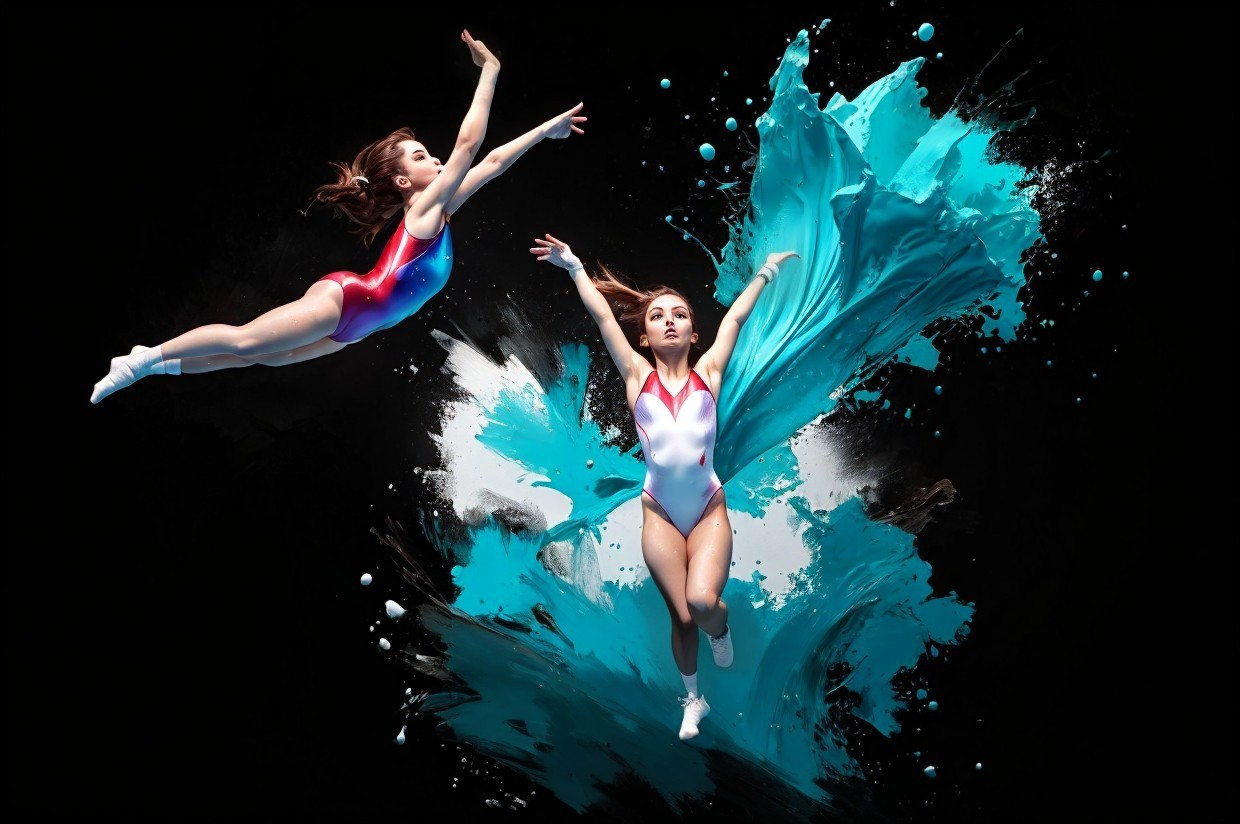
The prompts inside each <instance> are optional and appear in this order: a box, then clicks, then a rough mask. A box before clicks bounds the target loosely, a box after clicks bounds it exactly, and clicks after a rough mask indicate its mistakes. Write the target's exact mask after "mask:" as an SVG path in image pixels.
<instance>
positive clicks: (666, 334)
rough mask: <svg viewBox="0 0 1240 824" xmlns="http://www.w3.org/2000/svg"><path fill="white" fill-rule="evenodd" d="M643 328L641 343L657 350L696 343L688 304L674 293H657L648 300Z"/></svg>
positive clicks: (677, 348)
mask: <svg viewBox="0 0 1240 824" xmlns="http://www.w3.org/2000/svg"><path fill="white" fill-rule="evenodd" d="M645 328H646V332H645V334H644V335H642V339H641V343H642V344H644V345H646V346H649V347H651V348H652V349H655V350H657V351H666V352H676V351H679V350H682V349H688V348H689V346H690V345H691V344H694V343H697V333H696V332H694V331H693V321H692V320H691V319H690V317H689V306H688V304H687V303H686V302H685V299H684V298H681V297H678V296H676V295H659V296H658V297H657V298H655V299H654V300H652V301H651V302H650V305H649V306H647V307H646V326H645Z"/></svg>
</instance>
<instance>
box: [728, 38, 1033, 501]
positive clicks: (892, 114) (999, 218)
mask: <svg viewBox="0 0 1240 824" xmlns="http://www.w3.org/2000/svg"><path fill="white" fill-rule="evenodd" d="M924 62H925V61H924V60H923V59H921V58H918V59H916V60H911V61H909V62H907V63H904V64H902V65H901V66H900V67H899V68H898V69H896V71H895V72H893V73H892V74H890V75H888V76H887V77H884V78H881V79H880V80H878V81H876V82H875V83H873V84H872V85H870V87H869V88H867V89H866V90H865V91H863V92H861V94H859V95H858V96H857V98H856V99H855V100H852V101H849V100H847V99H845V98H844V97H843V96H842V95H840V94H838V93H837V94H836V95H835V96H833V97H832V98H831V100H830V101H829V102H828V103H827V105H826V106H825V107H824V108H821V109H820V108H819V105H818V94H817V93H812V92H810V90H809V89H808V88H807V87H806V86H805V83H804V81H803V80H802V73H803V72H804V69H805V67H806V66H807V65H808V63H809V37H808V34H807V33H806V32H805V31H801V32H800V34H798V36H797V37H796V39H795V40H794V41H793V42H792V43H790V44H789V46H788V48H787V50H786V51H785V53H784V58H783V60H782V61H781V63H780V66H779V69H778V70H777V71H776V73H775V75H774V77H772V79H771V89H772V91H773V93H774V94H773V98H772V100H771V106H770V108H769V109H768V110H767V111H766V112H765V113H764V114H763V115H762V116H761V117H760V118H758V121H757V127H758V135H759V141H760V148H759V152H758V161H757V165H756V167H755V170H754V177H753V183H752V185H751V188H750V199H749V202H748V210H747V211H746V213H745V214H743V215H741V217H740V218H739V219H737V220H736V221H734V222H732V223H731V224H730V230H731V231H730V235H731V239H730V240H729V242H728V243H727V244H726V245H725V247H724V249H723V253H722V256H721V260H720V261H719V262H718V263H717V264H716V266H717V269H718V277H717V279H716V281H715V289H716V295H717V297H718V298H719V300H720V301H721V302H722V303H724V304H730V303H731V302H732V301H733V300H734V299H735V298H736V296H737V295H738V294H739V293H740V292H741V290H742V289H744V287H745V285H747V284H748V283H749V281H750V279H752V277H753V273H754V272H755V271H756V270H757V269H758V267H759V266H760V265H761V264H762V261H763V260H765V258H766V255H767V254H768V253H769V252H773V251H779V250H783V249H796V250H799V251H801V253H802V255H801V258H800V260H799V261H797V262H792V263H790V264H789V265H787V266H786V267H785V268H786V270H787V271H786V272H783V273H781V275H780V276H779V277H777V278H776V279H775V281H774V283H772V284H771V286H770V287H768V288H767V289H766V290H765V291H764V293H763V296H762V299H761V300H760V301H759V302H758V305H757V306H756V307H755V308H754V310H753V312H752V313H751V314H750V316H749V320H748V321H747V322H746V324H745V326H744V327H743V328H742V330H741V335H740V338H739V340H738V341H737V345H736V350H735V352H734V354H733V356H732V360H731V362H730V364H729V366H728V372H727V374H726V375H725V377H724V384H723V385H724V389H723V391H722V393H721V397H720V399H719V440H718V444H717V446H716V449H715V470H716V472H718V473H719V476H720V477H721V478H724V479H726V478H728V477H730V476H731V475H732V474H733V473H735V472H737V471H738V470H739V469H740V468H741V467H743V466H745V465H746V464H748V463H749V462H750V461H752V460H753V459H754V458H756V457H757V456H758V455H760V454H762V453H763V452H765V451H766V450H767V449H769V448H770V447H771V446H773V445H775V444H777V443H780V442H782V441H784V440H786V439H787V438H789V437H790V436H791V435H792V434H793V433H795V432H796V431H797V430H798V429H800V428H801V427H802V426H804V425H805V423H806V422H807V421H809V420H812V419H814V418H815V417H817V416H818V415H821V414H826V413H829V412H830V411H831V409H833V408H834V406H835V404H836V402H837V401H838V400H839V398H840V397H842V396H843V395H845V394H847V393H848V392H850V391H851V390H853V389H855V388H856V387H857V386H859V385H860V384H861V383H862V382H864V380H865V379H866V378H868V377H869V376H871V375H873V374H874V372H875V371H877V370H878V369H879V368H880V367H881V366H883V365H884V364H886V363H888V362H890V361H891V360H892V359H894V358H901V359H902V360H904V361H906V362H909V363H913V364H914V365H917V366H922V367H930V368H933V367H934V366H935V365H937V362H938V361H937V354H933V355H931V351H930V350H932V347H931V346H930V345H929V344H928V343H927V342H926V340H925V339H924V338H923V337H922V333H923V331H924V330H925V329H926V328H927V327H928V326H929V325H931V324H932V323H934V322H935V321H938V320H940V319H943V318H953V317H964V316H970V317H977V316H979V315H980V317H981V318H982V320H983V325H984V332H985V333H986V334H988V335H997V336H998V337H1000V338H1002V339H1004V340H1010V339H1012V338H1013V337H1014V336H1015V331H1016V329H1017V327H1019V326H1020V324H1021V322H1022V321H1023V320H1024V312H1023V308H1022V306H1021V304H1020V302H1019V300H1018V293H1019V291H1020V289H1021V288H1022V287H1023V286H1024V285H1025V277H1024V270H1023V265H1022V263H1021V261H1022V259H1023V257H1024V256H1025V254H1026V253H1027V251H1028V250H1029V249H1030V248H1032V246H1033V245H1034V244H1035V243H1037V242H1038V241H1039V240H1041V237H1042V236H1041V234H1040V230H1039V227H1040V218H1039V215H1038V213H1037V211H1036V210H1035V209H1034V207H1033V205H1032V198H1033V196H1034V194H1035V192H1036V187H1035V186H1032V185H1028V181H1029V179H1030V177H1031V175H1030V173H1029V172H1028V171H1027V170H1025V169H1023V168H1021V167H1019V166H1016V165H1013V164H1010V163H1004V162H1001V161H999V160H997V159H996V157H995V152H994V150H993V145H994V143H993V140H994V137H995V136H996V135H997V134H998V133H999V132H1000V131H1002V127H1001V126H998V125H989V126H988V125H986V124H985V123H983V122H981V121H974V122H971V123H966V122H964V121H963V120H961V119H960V117H958V116H957V115H956V114H954V113H948V114H947V115H945V116H944V117H942V118H940V119H936V118H935V117H934V116H933V115H932V114H931V113H930V112H929V111H928V110H927V109H925V108H924V107H922V105H921V100H922V98H924V97H925V90H924V89H923V88H921V87H919V86H918V85H917V84H916V82H915V77H916V74H917V72H918V71H919V70H920V69H921V67H922V66H923V65H924ZM983 307H990V309H992V310H993V314H995V315H996V316H997V318H995V319H992V318H991V317H989V316H988V314H987V313H980V312H979V310H981V309H982V308H983Z"/></svg>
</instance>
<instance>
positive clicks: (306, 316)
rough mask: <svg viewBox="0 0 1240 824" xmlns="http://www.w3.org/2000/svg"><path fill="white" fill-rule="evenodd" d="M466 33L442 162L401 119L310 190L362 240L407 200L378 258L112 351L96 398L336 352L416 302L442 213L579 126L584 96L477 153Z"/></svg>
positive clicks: (437, 280) (481, 102)
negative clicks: (157, 378)
mask: <svg viewBox="0 0 1240 824" xmlns="http://www.w3.org/2000/svg"><path fill="white" fill-rule="evenodd" d="M461 40H462V41H463V42H464V43H465V45H466V46H468V47H469V53H470V56H471V57H472V59H473V62H474V65H476V66H478V67H479V68H480V69H481V73H480V76H479V79H478V85H477V88H476V89H475V90H474V97H473V102H472V103H471V105H470V108H469V110H468V111H467V112H466V113H465V118H464V120H463V121H462V122H461V127H460V130H459V132H458V133H457V138H456V145H455V146H454V147H453V149H452V154H450V155H449V156H448V159H447V161H446V162H443V163H440V161H439V159H438V158H437V157H435V156H433V155H432V154H431V153H430V152H429V151H428V150H427V148H426V147H425V146H424V145H422V144H421V143H420V142H418V140H417V139H416V138H415V136H414V133H413V132H412V131H411V130H410V129H408V128H403V127H402V128H400V129H397V130H396V131H394V132H392V133H391V134H389V135H387V136H386V137H384V138H382V139H380V140H377V141H375V142H373V143H371V144H370V145H368V146H367V147H366V148H364V149H362V151H360V152H359V153H358V154H357V157H355V158H354V160H353V162H352V163H351V164H345V163H333V164H332V166H333V168H334V169H335V172H336V178H337V179H336V181H335V182H333V183H328V184H324V185H323V186H320V187H319V188H318V189H316V190H315V193H314V201H313V202H314V203H318V204H322V205H324V206H329V207H331V208H334V209H336V210H338V211H339V212H340V213H341V214H343V215H345V216H346V217H347V218H349V219H350V220H351V221H352V222H353V223H354V224H356V225H355V227H354V231H355V233H356V234H359V235H360V236H361V237H362V239H363V241H364V242H365V243H367V244H369V243H370V242H371V241H373V240H374V239H375V237H376V236H377V235H378V234H379V233H380V231H381V230H382V229H383V228H384V227H385V226H386V225H388V221H389V219H391V218H393V217H395V216H396V215H397V213H401V212H403V216H402V221H401V223H402V225H401V227H399V228H397V229H396V231H395V232H394V233H393V235H392V237H391V239H390V240H388V242H387V245H386V247H385V248H384V249H383V253H382V254H381V255H380V257H379V262H378V263H377V264H376V265H375V267H374V268H373V269H371V271H370V272H367V273H366V274H354V273H352V272H333V273H331V274H329V275H326V276H324V277H322V278H319V279H318V280H317V281H315V282H314V283H313V284H311V286H310V288H309V289H307V290H306V292H305V294H304V295H302V296H301V297H300V298H298V299H297V300H294V301H292V302H291V303H287V304H284V305H283V306H278V307H276V308H274V309H272V310H270V311H268V312H265V313H264V314H262V315H260V316H258V317H257V318H255V319H254V320H252V321H250V322H249V323H246V324H243V325H241V326H232V325H229V324H223V323H213V324H207V325H205V326H199V327H198V328H196V329H191V330H190V331H188V332H185V333H184V334H181V335H178V336H176V337H174V338H172V339H170V340H167V341H165V342H163V343H162V344H160V345H158V346H154V347H145V346H135V347H134V348H133V350H131V351H130V353H129V354H128V355H121V356H119V357H115V358H113V359H112V363H111V368H110V369H109V371H108V374H107V375H105V376H104V377H103V378H102V379H101V380H99V382H98V383H96V384H95V386H94V390H93V391H92V393H91V396H90V400H91V403H99V402H100V401H101V400H103V399H104V398H106V397H107V396H108V395H111V394H112V393H113V392H116V391H117V390H119V389H123V388H125V387H126V386H130V385H131V384H133V383H135V382H136V381H138V380H140V379H142V378H144V377H146V376H147V375H179V374H196V373H201V372H213V371H216V370H218V369H234V368H239V367H245V366H253V365H255V364H262V365H265V366H285V365H288V364H292V363H300V362H302V361H307V360H310V359H312V358H318V357H322V356H323V355H327V354H331V353H333V352H338V351H340V350H341V349H343V348H344V347H346V346H348V345H349V344H351V343H356V342H357V341H359V340H362V339H363V338H365V337H366V336H367V335H370V334H372V333H374V332H378V331H380V330H382V329H389V328H391V327H392V326H395V325H396V324H398V323H400V322H401V321H402V320H404V319H405V318H408V317H409V316H410V315H412V314H414V313H415V312H417V311H418V310H419V309H420V308H422V306H423V305H424V304H425V303H426V301H427V300H429V299H430V298H431V297H433V296H434V295H435V294H436V293H438V292H439V290H441V289H442V288H443V287H444V284H445V283H447V280H448V276H449V275H450V274H451V273H452V233H451V231H450V230H449V228H448V221H449V217H450V216H451V215H453V214H456V212H457V210H458V209H459V208H460V207H461V205H462V204H464V203H465V201H466V200H468V199H469V198H470V196H471V195H473V194H474V193H475V192H476V191H478V189H479V188H480V187H482V186H483V185H484V184H486V183H487V182H489V181H491V180H493V179H495V178H496V177H497V176H499V175H500V174H502V173H503V172H504V171H505V170H507V169H508V167H509V166H511V165H512V163H513V162H514V161H515V160H516V159H517V158H519V157H520V156H521V155H523V154H524V153H525V152H526V151H527V150H528V149H529V148H530V147H531V146H533V145H534V144H535V143H538V142H539V141H541V140H543V139H544V138H551V139H553V140H554V139H561V138H566V137H569V136H570V135H573V134H582V129H581V127H580V125H579V124H581V123H584V122H585V120H586V118H585V117H584V116H581V115H579V114H578V113H579V112H580V111H581V109H582V106H583V104H581V103H578V104H577V105H576V106H573V107H572V108H571V109H569V110H568V111H566V112H564V113H562V114H560V115H557V116H555V117H553V118H551V119H550V120H547V121H545V122H544V123H542V124H540V125H539V126H537V127H536V128H534V129H531V130H530V131H528V132H526V133H525V134H523V135H521V136H520V137H518V138H516V139H515V140H512V141H510V142H508V143H505V144H504V145H503V146H500V147H498V148H496V149H494V150H493V151H491V152H490V153H489V154H487V155H486V157H485V158H484V159H483V160H482V161H481V162H479V163H478V164H477V165H474V159H475V158H476V157H477V154H478V150H479V148H480V146H481V144H482V140H483V138H484V137H485V135H486V130H487V122H488V120H489V118H490V111H491V100H492V98H493V97H494V94H495V83H496V79H497V77H498V75H499V68H500V66H499V60H497V59H496V58H495V55H494V54H492V53H491V51H490V49H488V48H487V47H486V45H485V44H483V42H482V41H481V40H475V39H474V38H473V37H472V36H470V34H469V32H468V31H463V32H461Z"/></svg>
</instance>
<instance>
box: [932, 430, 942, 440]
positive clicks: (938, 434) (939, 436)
mask: <svg viewBox="0 0 1240 824" xmlns="http://www.w3.org/2000/svg"><path fill="white" fill-rule="evenodd" d="M934 437H936V438H941V437H943V433H942V432H940V431H939V430H937V429H936V430H934Z"/></svg>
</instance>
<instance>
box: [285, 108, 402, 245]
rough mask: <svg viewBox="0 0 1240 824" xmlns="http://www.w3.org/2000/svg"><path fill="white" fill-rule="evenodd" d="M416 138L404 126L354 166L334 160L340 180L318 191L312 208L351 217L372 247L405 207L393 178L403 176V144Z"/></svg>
mask: <svg viewBox="0 0 1240 824" xmlns="http://www.w3.org/2000/svg"><path fill="white" fill-rule="evenodd" d="M415 139H416V138H415V137H414V136H413V130H412V129H409V128H408V127H405V126H402V127H401V128H399V129H397V130H396V131H394V132H392V133H391V134H389V135H388V136H387V137H384V138H382V139H380V140H376V141H375V142H373V143H371V144H370V145H368V146H366V147H365V148H364V149H362V150H361V151H360V152H358V153H357V157H355V158H353V162H352V163H350V164H345V163H340V162H337V161H334V160H333V161H330V165H331V167H332V170H333V171H334V172H335V177H336V181H335V182H334V183H324V184H323V185H322V186H319V187H318V188H317V189H315V190H314V195H313V197H312V198H311V201H310V205H311V206H313V205H315V204H319V205H323V206H330V207H331V208H333V209H335V210H336V214H338V215H343V216H344V217H346V218H348V219H349V220H350V221H352V222H353V224H354V225H353V226H352V227H351V228H350V231H351V232H353V234H355V235H359V236H360V237H361V238H362V242H363V243H365V244H366V245H367V246H369V245H370V243H371V241H373V240H374V239H375V236H376V235H378V234H379V230H380V229H382V228H383V226H384V225H385V224H386V223H387V219H388V217H390V216H391V214H392V212H393V210H395V209H399V208H400V207H401V206H402V205H403V204H404V198H403V197H402V196H401V193H400V191H399V190H398V189H397V188H396V185H395V184H394V183H393V182H392V179H393V178H394V177H396V176H397V175H399V174H402V171H401V166H400V161H401V154H402V153H401V149H400V144H401V143H402V142H403V141H406V140H415Z"/></svg>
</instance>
